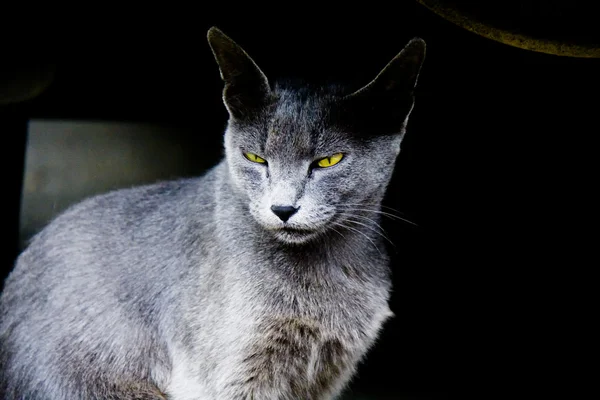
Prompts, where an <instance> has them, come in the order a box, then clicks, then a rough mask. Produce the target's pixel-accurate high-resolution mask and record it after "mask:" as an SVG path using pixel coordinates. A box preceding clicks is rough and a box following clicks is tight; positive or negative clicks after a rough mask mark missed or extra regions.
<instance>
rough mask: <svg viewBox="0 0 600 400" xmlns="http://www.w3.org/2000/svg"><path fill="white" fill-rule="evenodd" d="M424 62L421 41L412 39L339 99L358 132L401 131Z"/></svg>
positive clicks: (422, 42) (423, 47)
mask: <svg viewBox="0 0 600 400" xmlns="http://www.w3.org/2000/svg"><path fill="white" fill-rule="evenodd" d="M424 59H425V41H424V40H423V39H420V38H414V39H412V40H411V41H410V42H408V44H407V45H406V46H405V47H404V49H402V51H401V52H400V53H398V55H396V57H394V58H393V59H392V60H391V61H390V62H389V63H388V64H387V65H386V66H385V68H384V69H383V70H381V72H380V73H379V74H378V75H377V76H376V77H375V79H373V80H372V81H371V82H369V83H368V84H367V85H366V86H364V87H362V88H361V89H359V90H357V91H356V92H354V93H352V94H350V95H348V96H346V97H345V98H344V99H343V104H344V105H345V109H346V112H349V113H352V114H354V115H355V116H356V118H355V119H357V121H355V124H356V126H357V127H358V128H359V129H360V130H365V131H373V130H374V129H375V130H377V131H378V133H381V134H389V133H400V132H402V131H403V129H404V125H405V124H406V121H407V119H408V116H409V114H410V112H411V110H412V107H413V103H414V96H413V94H414V89H415V87H416V85H417V79H418V77H419V72H420V71H421V66H422V65H423V60H424ZM358 119H360V121H358ZM360 125H364V126H360ZM373 133H375V132H373Z"/></svg>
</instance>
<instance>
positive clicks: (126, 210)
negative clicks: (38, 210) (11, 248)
mask: <svg viewBox="0 0 600 400" xmlns="http://www.w3.org/2000/svg"><path fill="white" fill-rule="evenodd" d="M210 175H211V174H210V173H209V174H207V176H205V177H203V178H199V179H181V180H174V181H165V182H158V183H155V184H150V185H145V186H140V187H133V188H128V189H120V190H115V191H112V192H109V193H106V194H101V195H97V196H94V197H91V198H88V199H86V200H83V201H82V202H80V203H77V204H75V205H73V206H71V207H69V208H68V209H67V210H65V211H64V212H63V213H61V214H60V215H58V216H57V217H56V218H55V219H54V220H53V221H51V222H50V223H49V224H48V225H47V226H46V227H45V228H44V229H43V230H42V231H41V232H39V233H38V234H37V235H35V236H34V237H33V238H32V240H31V242H30V243H29V245H28V246H27V248H26V249H25V250H24V251H23V253H22V254H21V255H20V256H19V258H18V259H17V263H16V266H15V268H14V271H13V272H12V273H11V275H10V276H9V278H8V279H7V282H6V289H10V288H11V286H12V285H15V284H18V283H19V282H21V281H22V280H23V279H26V278H27V277H33V276H38V277H44V278H46V279H51V278H53V277H54V276H57V277H61V278H62V279H61V280H62V281H67V280H68V278H77V277H78V276H81V274H85V271H88V272H91V270H92V269H94V267H101V269H102V272H103V273H105V274H106V273H110V272H133V270H134V269H135V268H136V267H144V268H147V267H150V266H151V265H152V264H154V262H160V259H162V258H163V256H164V257H166V258H173V257H174V254H168V253H172V252H174V251H177V250H176V249H177V248H178V247H182V246H185V243H181V242H180V240H181V239H182V238H183V237H188V239H189V240H198V239H200V238H201V236H202V223H203V222H204V223H206V222H209V220H210V218H211V215H212V210H213V208H214V204H213V203H214V201H213V196H212V191H211V189H210V184H211V176H210ZM186 231H190V232H186ZM186 233H190V234H191V233H194V235H192V236H193V237H192V236H190V235H186ZM196 236H197V237H196ZM125 266H128V267H127V269H126V270H123V268H124V267H125ZM65 274H67V275H65ZM36 281H37V280H36ZM37 282H39V281H37ZM45 283H46V284H47V283H48V282H45Z"/></svg>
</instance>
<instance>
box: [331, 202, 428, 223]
mask: <svg viewBox="0 0 600 400" xmlns="http://www.w3.org/2000/svg"><path fill="white" fill-rule="evenodd" d="M341 207H345V206H344V205H341ZM345 210H346V211H365V212H372V213H376V214H380V215H383V216H384V217H388V218H391V219H396V220H400V221H404V222H406V223H409V224H411V225H414V226H418V225H417V224H416V223H414V222H412V221H410V220H408V219H406V218H403V217H400V216H398V215H394V214H391V213H388V212H385V211H380V210H374V209H369V208H345Z"/></svg>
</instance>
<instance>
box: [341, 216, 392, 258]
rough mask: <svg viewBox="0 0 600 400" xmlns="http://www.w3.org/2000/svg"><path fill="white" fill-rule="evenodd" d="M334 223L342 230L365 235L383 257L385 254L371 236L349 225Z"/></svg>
mask: <svg viewBox="0 0 600 400" xmlns="http://www.w3.org/2000/svg"><path fill="white" fill-rule="evenodd" d="M332 223H333V224H335V225H338V226H341V227H342V228H346V229H349V230H351V231H354V232H356V233H359V234H361V235H363V236H364V237H365V238H366V239H367V240H368V241H369V242H371V244H372V245H373V247H375V249H376V250H377V252H378V253H379V254H380V255H381V256H383V254H382V253H381V250H379V247H377V245H376V244H375V242H374V241H373V239H371V238H370V237H369V236H367V235H366V234H365V233H364V232H361V231H360V230H358V229H356V228H353V227H351V226H348V225H344V224H341V223H339V222H334V221H332Z"/></svg>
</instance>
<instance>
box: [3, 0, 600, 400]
mask: <svg viewBox="0 0 600 400" xmlns="http://www.w3.org/2000/svg"><path fill="white" fill-rule="evenodd" d="M213 7H214V9H213V10H211V11H207V10H204V11H203V12H198V11H195V8H193V7H191V6H190V7H189V9H187V8H185V7H184V8H177V9H176V8H175V7H172V8H169V7H166V8H161V9H155V10H149V9H144V10H135V11H134V12H132V13H131V14H129V13H125V12H124V11H123V10H118V11H114V12H109V15H110V18H107V17H105V16H103V17H101V18H100V20H99V21H98V22H96V23H90V24H89V25H87V24H84V25H83V26H78V27H77V28H76V29H74V30H73V31H72V35H71V36H70V37H69V40H67V41H59V42H52V41H50V40H48V41H45V40H44V37H43V35H39V36H38V39H39V40H36V43H37V45H38V46H36V47H35V49H36V51H34V54H36V57H34V58H31V57H29V58H26V59H23V60H24V61H23V60H22V61H19V62H16V61H15V62H13V64H12V66H10V65H11V64H9V66H10V68H14V69H16V70H21V71H26V72H28V73H29V72H31V71H37V70H39V71H44V70H48V68H55V71H56V72H55V77H54V81H53V83H52V85H51V86H50V87H49V88H48V89H47V90H46V91H45V92H44V93H43V94H42V95H40V96H39V97H37V98H36V99H34V100H31V101H28V102H25V103H21V104H17V105H11V106H4V107H3V108H0V110H1V112H2V120H1V121H2V122H1V123H2V126H1V128H2V131H3V132H2V133H3V134H4V135H5V137H7V136H10V137H11V140H12V141H13V143H16V144H12V145H11V146H10V148H9V149H5V153H10V154H7V157H6V158H5V159H4V160H3V167H4V168H3V170H4V171H7V172H8V176H7V178H6V181H7V182H8V185H7V186H6V188H5V190H6V193H7V198H6V199H7V201H8V207H9V211H7V212H6V220H5V230H6V231H7V233H8V235H9V236H8V237H9V239H6V243H7V247H6V251H5V252H4V259H3V261H4V264H3V268H4V273H5V274H6V273H8V271H9V269H10V266H11V265H12V262H13V260H14V257H15V256H16V253H17V251H18V247H17V246H18V244H17V234H18V210H19V205H20V197H19V196H20V193H21V182H22V179H23V170H22V168H21V166H22V165H23V157H22V154H24V149H25V144H26V142H25V138H26V135H25V133H26V130H27V125H26V123H27V121H28V120H29V119H31V118H45V119H57V120H93V121H128V122H143V123H150V124H159V125H161V126H170V127H172V128H173V132H174V133H173V134H174V135H181V140H182V141H185V143H186V144H191V149H192V150H193V151H197V154H198V162H197V163H196V164H194V165H192V166H190V169H189V171H190V174H198V173H201V171H202V170H203V169H204V168H206V167H207V166H208V165H211V164H214V163H215V162H216V161H217V160H218V159H219V158H220V156H221V140H222V131H223V129H224V126H225V122H226V118H227V114H226V112H225V109H224V107H223V106H222V104H221V99H220V96H221V88H222V83H221V81H220V79H219V74H218V69H217V66H216V64H215V62H214V59H213V56H212V54H211V52H210V49H209V47H208V44H207V43H206V39H205V34H206V31H207V30H208V28H209V27H210V26H212V25H216V26H217V27H219V28H220V29H221V30H223V31H224V32H225V33H226V34H227V35H229V36H231V37H232V38H233V39H234V40H235V41H237V42H238V43H239V44H240V45H241V46H242V47H244V49H245V50H246V51H247V52H248V53H249V54H250V55H251V56H252V57H253V59H254V60H255V61H256V62H257V64H258V65H259V66H260V67H261V68H262V70H263V71H264V72H265V73H266V75H267V76H268V77H269V78H276V77H279V76H281V77H285V76H299V77H303V78H306V79H308V80H313V81H320V80H325V79H335V80H338V81H343V82H347V83H349V84H352V85H355V86H356V87H357V88H358V87H360V86H361V85H364V84H366V83H367V82H368V81H370V80H371V79H372V78H373V77H374V76H375V75H376V74H377V73H378V72H379V70H380V69H381V68H383V66H385V64H386V63H387V62H388V61H389V60H390V59H391V58H392V57H393V56H394V55H396V54H397V53H398V52H399V51H400V50H401V49H402V47H403V46H404V45H405V44H406V42H407V41H408V40H409V39H410V38H412V37H414V36H419V37H422V38H423V39H425V40H426V42H427V44H428V49H427V58H426V61H425V64H424V67H423V70H422V73H421V77H420V79H419V90H418V97H417V101H416V107H415V109H414V111H413V114H412V117H411V119H410V123H409V127H408V133H407V136H406V138H405V142H404V144H403V151H402V153H401V154H400V157H399V159H398V163H397V168H396V175H395V177H394V180H393V182H392V185H391V187H390V189H389V195H388V198H387V199H386V203H385V204H386V206H389V207H393V208H395V209H397V210H400V211H401V212H402V213H404V216H405V217H406V218H408V219H410V220H411V221H414V222H416V223H417V224H418V226H417V227H413V226H411V225H408V224H402V223H399V222H394V221H391V220H390V221H386V222H385V225H384V228H385V229H386V230H387V232H388V234H389V235H388V236H389V237H390V238H391V239H392V241H393V242H394V243H395V246H396V247H395V249H394V248H392V249H391V250H392V251H393V252H394V258H393V259H394V263H393V272H394V294H393V299H392V309H393V311H394V312H395V314H396V317H395V318H394V319H393V320H391V321H390V322H389V323H388V324H387V325H386V328H385V331H384V332H383V335H382V337H381V340H380V341H379V343H378V345H377V346H376V347H375V348H374V349H373V351H372V352H371V353H370V355H369V357H368V359H367V361H366V363H365V364H364V365H363V366H361V368H360V370H359V375H358V377H357V379H356V380H355V383H354V384H353V386H352V388H351V389H352V392H353V393H367V394H372V395H373V396H374V395H376V394H379V395H380V396H384V395H387V396H388V397H385V398H407V399H412V398H414V399H442V398H445V394H448V393H450V392H454V391H456V393H458V394H459V395H460V394H461V393H466V392H472V391H474V390H475V389H474V388H475V386H474V385H473V381H480V380H482V379H483V380H485V381H487V380H488V379H492V380H493V379H494V375H497V373H498V371H501V372H502V384H500V385H499V386H504V385H510V384H514V383H515V382H519V381H522V380H523V381H525V380H527V379H530V378H529V377H527V378H526V377H525V376H526V375H527V374H526V373H525V372H523V371H524V370H526V369H527V368H526V367H524V365H529V363H530V362H533V361H532V360H533V359H535V360H536V363H539V362H540V361H541V362H543V361H544V360H545V359H547V360H548V361H549V362H551V360H552V359H553V356H554V353H552V354H549V353H547V352H544V351H542V349H543V348H544V346H545V345H546V344H547V342H548V341H549V340H550V339H549V337H548V334H545V333H543V331H544V329H542V328H540V327H546V326H547V327H549V328H550V327H551V325H552V323H551V322H550V321H551V320H552V318H553V316H551V314H553V313H554V312H561V311H560V308H561V307H560V305H561V299H560V296H557V293H560V292H561V291H562V290H563V289H564V286H560V284H559V285H557V284H556V283H555V282H556V281H555V279H556V278H557V277H558V278H560V274H561V270H560V269H561V268H563V269H564V268H568V267H569V266H570V265H572V264H573V263H576V256H575V255H574V254H576V253H577V252H576V251H575V250H572V247H570V246H571V245H572V244H575V245H577V244H578V243H577V241H576V239H575V237H576V236H577V235H578V234H579V233H580V232H581V228H580V227H579V226H580V225H578V224H579V223H580V221H581V215H582V214H581V213H582V210H583V209H584V208H585V206H586V205H587V203H588V202H589V198H590V193H591V192H592V189H593V185H594V183H593V182H594V181H593V179H592V178H593V176H594V173H593V171H594V170H595V169H594V168H595V167H596V164H597V163H596V162H595V158H594V157H593V151H594V148H593V147H592V143H593V142H592V139H593V135H594V134H597V133H598V103H599V102H598V93H599V89H600V82H599V79H598V75H599V71H600V60H598V59H577V58H563V57H557V56H552V55H547V54H541V53H534V52H530V51H526V50H521V49H518V48H514V47H509V46H506V45H503V44H500V43H497V42H494V41H491V40H488V39H485V38H482V37H479V36H477V35H475V34H472V33H469V32H467V31H465V30H463V29H462V28H459V27H457V26H455V25H453V24H451V23H449V22H446V21H444V20H443V19H442V18H440V17H438V16H437V15H435V14H433V13H432V12H431V11H429V10H427V9H426V8H424V7H423V6H421V5H419V4H417V3H416V2H412V1H404V2H397V3H396V4H395V5H394V8H393V9H391V8H385V7H384V6H381V5H377V4H375V3H371V2H369V4H362V5H358V4H356V5H350V3H348V4H346V5H345V6H344V8H343V9H335V10H331V11H325V10H324V7H325V6H324V5H319V4H315V5H303V6H302V7H299V6H295V7H289V8H284V7H283V5H282V4H280V5H279V7H278V6H275V5H273V6H269V7H267V6H264V7H257V6H255V5H246V6H242V7H240V6H237V5H233V4H231V3H223V4H222V5H213ZM561 29H564V27H561ZM40 41H41V42H43V43H44V44H43V45H40ZM38 48H39V49H40V51H39V52H37V49H38ZM148 140H152V138H151V137H149V138H148ZM123 173H126V171H124V172H123ZM13 238H14V240H13ZM557 264H558V265H561V266H562V267H558V268H557V267H555V265H557ZM485 387H486V393H493V392H495V391H496V389H499V387H497V386H494V385H492V384H490V385H486V386H485ZM402 396H405V397H402ZM485 397H487V396H486V395H484V394H482V398H485ZM357 398H359V397H357ZM365 398H370V397H365ZM373 398H375V397H373ZM380 398H384V397H380Z"/></svg>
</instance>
